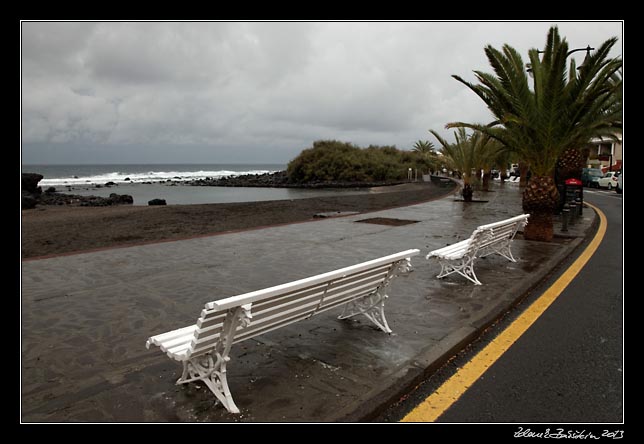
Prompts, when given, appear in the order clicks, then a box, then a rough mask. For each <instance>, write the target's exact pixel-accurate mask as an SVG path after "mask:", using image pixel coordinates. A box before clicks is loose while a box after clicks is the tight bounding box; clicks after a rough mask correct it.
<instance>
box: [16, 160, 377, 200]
mask: <svg viewBox="0 0 644 444" xmlns="http://www.w3.org/2000/svg"><path fill="white" fill-rule="evenodd" d="M285 169H286V165H283V164H104V165H22V172H23V173H38V174H41V175H42V176H43V179H42V180H41V181H40V183H39V185H40V186H41V187H42V189H43V191H44V190H46V189H47V188H49V187H54V188H56V191H59V192H62V193H69V194H78V195H83V196H89V195H94V196H101V197H108V196H109V195H110V194H111V193H117V194H129V195H131V196H132V198H133V199H134V205H147V204H148V201H150V200H152V199H165V201H166V203H167V204H168V205H185V204H204V203H229V202H255V201H264V200H284V199H303V198H307V197H317V196H324V195H329V194H338V193H345V194H346V193H351V194H363V193H365V192H367V191H366V190H338V189H333V190H320V189H314V190H309V189H295V188H239V187H198V186H189V185H182V183H183V182H187V181H190V180H196V179H203V178H206V177H210V178H220V177H226V176H237V175H244V174H263V173H271V172H275V171H282V170H285ZM125 179H128V180H125ZM168 180H169V181H170V182H167V181H168ZM108 182H114V183H115V184H116V185H115V186H111V187H105V186H104V185H105V184H106V183H108ZM144 182H146V183H144ZM97 185H100V186H101V187H100V188H99V187H97Z"/></svg>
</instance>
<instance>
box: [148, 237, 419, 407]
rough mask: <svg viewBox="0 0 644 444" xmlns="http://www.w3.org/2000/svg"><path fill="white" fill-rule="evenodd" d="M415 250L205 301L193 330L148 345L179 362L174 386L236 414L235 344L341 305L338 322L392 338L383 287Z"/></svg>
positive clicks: (406, 267) (408, 264)
mask: <svg viewBox="0 0 644 444" xmlns="http://www.w3.org/2000/svg"><path fill="white" fill-rule="evenodd" d="M419 253H420V251H419V250H416V249H411V250H406V251H402V252H400V253H396V254H392V255H389V256H385V257H381V258H378V259H374V260H371V261H368V262H363V263H361V264H357V265H353V266H350V267H345V268H341V269H339V270H334V271H331V272H328V273H323V274H320V275H317V276H312V277H309V278H305V279H300V280H297V281H294V282H290V283H287V284H282V285H277V286H274V287H270V288H266V289H263V290H258V291H253V292H250V293H246V294H242V295H238V296H233V297H229V298H225V299H220V300H217V301H212V302H208V303H206V304H205V306H204V309H203V310H202V311H201V314H200V316H199V318H198V320H197V323H196V324H195V325H191V326H188V327H184V328H180V329H177V330H173V331H170V332H167V333H162V334H159V335H156V336H152V337H150V338H149V339H148V341H147V342H146V346H147V347H149V346H150V344H154V345H157V346H159V347H160V348H161V350H162V351H164V352H166V354H167V355H168V356H169V357H170V358H172V359H175V360H177V361H181V362H182V363H183V373H182V375H181V377H180V378H179V380H178V381H177V384H185V383H188V382H193V381H198V380H200V381H203V382H204V383H205V384H206V385H207V386H208V388H209V389H210V390H211V391H212V392H213V393H214V394H215V396H216V397H217V399H218V400H219V401H221V402H222V404H223V405H224V407H225V408H226V409H228V411H230V412H233V413H239V409H238V408H237V406H236V405H235V403H234V402H233V400H232V395H231V394H230V390H229V388H228V382H227V379H226V362H228V360H229V351H230V347H231V346H232V345H233V344H234V343H237V342H241V341H244V340H246V339H250V338H253V337H255V336H258V335H262V334H266V333H268V332H270V331H273V330H276V329H278V328H281V327H284V326H286V325H289V324H292V323H294V322H297V321H300V320H304V319H307V318H309V317H311V316H314V315H317V314H318V313H321V312H324V311H327V310H330V309H332V308H335V307H337V306H340V305H344V307H345V308H344V311H343V312H342V314H341V315H340V316H338V318H339V319H346V318H349V317H352V316H356V315H358V314H362V315H364V316H366V317H367V318H368V319H369V320H371V321H372V322H373V323H374V324H375V325H376V326H377V327H378V328H380V329H381V330H383V331H385V332H387V333H391V329H390V328H389V326H388V325H387V321H386V319H385V317H384V302H385V299H386V298H387V294H386V288H387V287H388V286H389V284H390V283H391V280H392V279H393V278H395V277H396V276H398V275H399V274H403V273H405V272H407V271H410V270H411V257H413V256H416V255H417V254H419Z"/></svg>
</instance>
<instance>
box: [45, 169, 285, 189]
mask: <svg viewBox="0 0 644 444" xmlns="http://www.w3.org/2000/svg"><path fill="white" fill-rule="evenodd" d="M271 172H274V171H271V170H249V171H230V170H217V171H203V170H200V171H147V172H138V173H136V172H135V173H123V172H119V171H114V172H111V173H105V174H97V175H94V176H72V177H58V178H51V179H46V178H43V179H42V180H41V181H40V182H39V185H40V186H44V187H50V186H54V187H56V186H64V185H71V186H74V185H103V184H105V183H107V182H114V183H141V182H161V181H166V180H172V181H177V182H186V181H190V180H197V179H205V178H207V177H209V178H211V179H219V178H221V177H226V176H241V175H245V174H264V173H271ZM125 179H129V180H125Z"/></svg>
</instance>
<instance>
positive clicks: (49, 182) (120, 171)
mask: <svg viewBox="0 0 644 444" xmlns="http://www.w3.org/2000/svg"><path fill="white" fill-rule="evenodd" d="M285 169H286V165H285V164H277V163H276V164H225V163H222V164H217V163H212V164H78V165H74V164H60V165H38V164H27V165H22V172H23V173H37V174H41V175H42V176H43V179H42V180H41V183H40V185H41V186H43V187H50V186H53V187H66V186H68V185H69V186H87V187H92V186H96V185H104V184H105V183H108V182H114V183H118V184H121V183H145V182H165V181H167V180H171V181H178V182H187V181H191V180H198V179H205V178H221V177H226V176H237V175H245V174H264V173H270V172H275V171H282V170H285Z"/></svg>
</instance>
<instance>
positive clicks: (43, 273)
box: [21, 184, 595, 422]
mask: <svg viewBox="0 0 644 444" xmlns="http://www.w3.org/2000/svg"><path fill="white" fill-rule="evenodd" d="M479 197H480V198H482V199H487V200H488V202H486V203H469V204H464V203H462V202H456V201H455V199H454V196H453V195H450V196H448V197H445V198H443V199H440V200H437V201H433V202H428V203H423V204H419V205H413V206H409V207H403V208H397V209H392V210H385V211H379V212H375V213H369V214H362V215H353V216H348V217H341V218H331V219H323V220H319V221H315V222H307V223H297V224H292V225H286V226H279V227H271V228H264V229H258V230H252V231H246V232H238V233H230V234H221V235H215V236H210V237H202V238H196V239H190V240H182V241H176V242H165V243H159V244H152V245H144V246H135V247H127V248H117V249H109V250H103V251H98V252H91V253H85V254H76V255H69V256H60V257H54V258H49V259H42V260H31V261H24V262H23V263H22V344H21V345H22V386H21V389H22V420H23V421H26V422H32V421H36V422H86V421H89V422H147V421H153V422H167V421H182V422H202V421H205V422H233V421H254V422H268V421H270V422H273V421H288V422H299V421H307V422H317V421H326V422H329V421H359V420H363V419H365V418H369V416H370V414H371V413H373V412H374V411H376V410H377V409H379V408H380V407H381V406H383V405H386V404H387V403H388V402H389V401H391V400H392V399H397V396H399V395H400V393H401V392H402V391H403V390H404V389H405V388H406V387H407V386H409V385H413V384H414V382H415V381H417V380H418V379H419V378H421V377H422V376H423V374H424V373H425V372H426V371H427V370H428V369H430V370H431V369H432V368H433V367H434V366H436V365H439V364H440V363H441V362H443V361H444V360H445V359H447V358H448V357H449V356H451V354H453V353H454V352H455V351H457V350H458V349H459V348H460V347H462V346H463V345H464V344H467V343H468V341H471V340H472V339H473V338H475V337H476V336H477V335H478V333H479V332H480V330H481V329H482V328H484V327H485V326H487V325H488V324H489V323H490V322H491V321H492V320H494V319H495V318H496V317H497V316H499V315H500V314H501V313H503V312H504V311H506V310H507V308H508V307H509V306H510V305H511V304H512V303H513V302H515V301H516V300H517V298H520V297H521V296H522V295H523V294H525V293H526V291H528V290H529V289H530V288H531V286H532V285H534V283H536V282H537V281H538V280H540V279H542V278H543V277H544V276H546V275H547V274H548V272H550V270H552V269H553V268H554V267H555V266H556V264H558V263H559V262H560V261H561V260H562V259H563V258H564V257H565V256H567V255H568V254H570V252H571V251H572V250H573V249H574V248H575V247H576V246H577V245H578V244H579V243H580V242H581V240H582V237H583V236H584V235H585V234H586V233H587V232H590V230H591V226H592V225H593V223H594V221H595V214H594V212H593V211H592V210H591V209H589V208H586V209H584V215H583V218H582V219H580V220H579V221H578V222H577V223H576V224H575V225H574V226H573V227H571V230H570V231H569V232H568V233H567V236H568V237H567V238H557V239H556V242H552V243H542V242H531V241H525V240H523V239H522V238H521V236H518V237H517V239H516V240H515V241H514V243H513V247H512V250H513V254H514V256H515V258H517V259H518V261H517V263H511V262H508V261H507V260H505V259H504V258H502V257H500V256H489V257H487V258H484V259H481V260H479V261H478V262H477V265H476V266H475V270H476V274H477V276H478V278H479V280H480V281H481V282H483V284H484V285H482V286H474V285H472V283H470V282H469V281H467V280H465V279H464V278H462V277H460V276H458V275H452V276H449V277H447V278H445V279H442V280H438V279H436V278H435V276H436V274H438V272H439V270H440V267H439V266H438V264H437V263H436V262H434V261H427V260H425V258H424V256H425V254H427V252H429V251H430V250H433V249H436V248H439V247H442V246H445V245H448V244H451V243H454V242H457V241H459V240H462V239H465V238H467V237H469V235H470V234H471V233H472V231H473V230H474V229H475V228H476V227H477V226H478V225H482V224H487V223H491V222H495V221H498V220H501V219H506V218H508V217H512V216H515V215H518V214H521V213H522V210H521V198H520V192H519V188H518V187H517V186H516V185H513V184H505V185H503V186H500V185H498V184H494V186H493V188H492V191H491V192H488V193H480V195H479ZM375 217H384V218H395V219H404V220H410V221H415V223H411V224H408V225H403V226H385V225H378V224H371V223H359V222H358V221H361V220H363V219H368V218H375ZM555 231H556V232H557V233H558V232H559V231H560V225H559V222H556V225H555ZM409 248H418V249H420V250H421V255H419V256H416V257H415V258H413V259H412V264H413V265H414V272H412V273H411V274H410V275H408V276H406V277H400V278H398V279H396V280H394V282H393V284H392V286H391V288H390V291H389V295H390V298H389V299H388V301H387V304H386V307H385V312H386V316H387V320H388V322H389V326H390V327H391V328H392V330H393V332H394V333H393V334H392V335H387V334H385V333H383V332H381V331H379V330H377V329H375V328H374V327H372V325H371V324H370V323H369V322H368V321H367V320H366V319H361V318H359V317H356V318H353V319H351V320H348V321H340V320H337V319H336V317H337V315H338V314H339V313H340V312H341V308H338V309H335V310H330V311H329V312H325V313H322V314H320V315H318V316H316V317H313V318H312V319H309V320H306V321H301V322H298V323H295V324H292V325H289V326H287V327H285V328H282V329H278V330H275V331H273V332H270V333H267V334H265V335H263V336H260V337H257V338H255V339H252V340H249V341H245V342H242V343H240V344H236V345H234V346H233V348H232V352H231V361H230V363H229V365H228V380H229V384H230V387H231V391H232V394H233V398H234V399H235V402H236V404H237V406H238V407H239V408H240V409H241V412H242V413H241V415H233V414H230V413H228V412H227V411H226V410H225V409H224V408H222V407H221V405H219V404H217V405H215V404H216V402H215V397H214V395H212V394H211V392H210V391H208V390H207V388H206V387H205V386H204V384H188V385H183V386H176V385H175V384H174V382H175V381H176V379H177V378H178V377H179V376H180V373H181V366H180V364H178V363H177V362H174V361H171V360H170V359H168V358H167V356H166V355H165V354H163V353H162V352H160V351H159V350H158V349H157V348H156V347H153V349H152V348H151V349H150V350H146V348H145V341H146V339H147V338H148V337H149V336H151V335H154V334H158V333H162V332H165V331H168V330H171V329H175V328H180V327H184V326H187V325H190V324H193V323H194V322H195V321H196V319H197V317H198V316H199V313H200V311H201V309H202V308H203V305H204V303H206V302H208V301H212V300H216V299H221V298H224V297H228V296H233V295H236V294H241V293H245V292H248V291H252V290H258V289H262V288H266V287H270V286H273V285H277V284H281V283H285V282H289V281H293V280H296V279H300V278H305V277H308V276H312V275H315V274H319V273H323V272H327V271H331V270H334V269H337V268H341V267H345V266H349V265H353V264H356V263H359V262H364V261H367V260H370V259H375V258H377V257H381V256H385V255H388V254H392V253H396V252H398V251H403V250H406V249H409Z"/></svg>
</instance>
